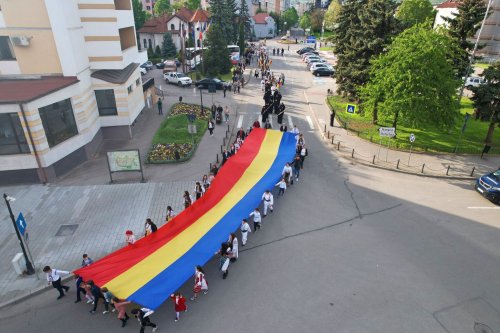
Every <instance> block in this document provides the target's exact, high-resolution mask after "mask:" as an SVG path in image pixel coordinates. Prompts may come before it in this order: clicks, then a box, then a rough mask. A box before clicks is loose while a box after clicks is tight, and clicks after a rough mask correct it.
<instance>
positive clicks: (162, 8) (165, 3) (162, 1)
mask: <svg viewBox="0 0 500 333" xmlns="http://www.w3.org/2000/svg"><path fill="white" fill-rule="evenodd" d="M171 11H172V7H171V6H170V1H169V0H158V1H156V2H155V6H154V13H155V15H162V14H165V13H170V12H171Z"/></svg>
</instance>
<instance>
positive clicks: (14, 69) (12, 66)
mask: <svg viewBox="0 0 500 333" xmlns="http://www.w3.org/2000/svg"><path fill="white" fill-rule="evenodd" d="M13 74H21V68H19V63H18V62H17V61H15V60H9V61H0V75H13Z"/></svg>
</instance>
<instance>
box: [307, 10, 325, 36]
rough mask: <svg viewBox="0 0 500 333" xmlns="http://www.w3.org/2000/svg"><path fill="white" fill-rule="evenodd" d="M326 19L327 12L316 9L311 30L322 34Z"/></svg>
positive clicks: (312, 15)
mask: <svg viewBox="0 0 500 333" xmlns="http://www.w3.org/2000/svg"><path fill="white" fill-rule="evenodd" d="M324 17H325V11H324V10H323V9H319V8H316V9H314V10H313V11H312V12H311V14H310V18H311V30H312V31H314V32H321V28H322V27H323V19H324Z"/></svg>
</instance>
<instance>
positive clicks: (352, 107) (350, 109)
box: [345, 104, 357, 113]
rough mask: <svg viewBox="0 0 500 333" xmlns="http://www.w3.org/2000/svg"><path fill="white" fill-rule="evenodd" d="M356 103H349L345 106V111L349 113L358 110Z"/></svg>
mask: <svg viewBox="0 0 500 333" xmlns="http://www.w3.org/2000/svg"><path fill="white" fill-rule="evenodd" d="M356 107H357V106H356V104H347V106H346V107H345V111H346V112H347V113H355V112H356Z"/></svg>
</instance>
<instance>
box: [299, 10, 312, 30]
mask: <svg viewBox="0 0 500 333" xmlns="http://www.w3.org/2000/svg"><path fill="white" fill-rule="evenodd" d="M299 25H300V27H301V28H302V29H304V30H305V29H308V28H310V27H311V14H309V12H305V13H304V15H302V17H301V18H300V22H299Z"/></svg>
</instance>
